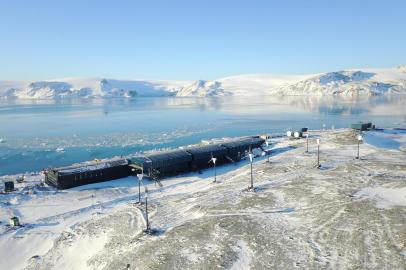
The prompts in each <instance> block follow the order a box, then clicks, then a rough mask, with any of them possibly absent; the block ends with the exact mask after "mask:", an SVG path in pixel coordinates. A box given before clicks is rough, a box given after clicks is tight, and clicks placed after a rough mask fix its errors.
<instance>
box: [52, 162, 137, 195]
mask: <svg viewBox="0 0 406 270" xmlns="http://www.w3.org/2000/svg"><path fill="white" fill-rule="evenodd" d="M129 175H130V169H129V167H128V160H126V159H110V160H103V161H92V162H86V163H81V164H77V165H73V166H67V167H59V168H52V169H48V170H47V171H45V182H46V183H48V184H50V185H52V186H55V187H57V188H60V189H66V188H71V187H76V186H81V185H86V184H91V183H97V182H103V181H107V180H113V179H118V178H123V177H127V176H129Z"/></svg>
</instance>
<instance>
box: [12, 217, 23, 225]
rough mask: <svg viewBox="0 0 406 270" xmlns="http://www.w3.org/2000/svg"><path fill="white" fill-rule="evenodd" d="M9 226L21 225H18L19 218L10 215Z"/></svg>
mask: <svg viewBox="0 0 406 270" xmlns="http://www.w3.org/2000/svg"><path fill="white" fill-rule="evenodd" d="M10 226H11V227H18V226H21V225H20V220H19V219H18V217H12V218H10Z"/></svg>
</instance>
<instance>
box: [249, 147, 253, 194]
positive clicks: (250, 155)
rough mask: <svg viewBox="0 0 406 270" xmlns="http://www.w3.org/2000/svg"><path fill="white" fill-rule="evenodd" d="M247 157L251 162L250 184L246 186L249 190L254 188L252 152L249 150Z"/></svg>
mask: <svg viewBox="0 0 406 270" xmlns="http://www.w3.org/2000/svg"><path fill="white" fill-rule="evenodd" d="M248 157H249V158H250V163H251V186H250V187H249V188H248V189H249V190H254V179H253V177H252V160H253V158H254V154H252V153H251V152H250V153H249V154H248Z"/></svg>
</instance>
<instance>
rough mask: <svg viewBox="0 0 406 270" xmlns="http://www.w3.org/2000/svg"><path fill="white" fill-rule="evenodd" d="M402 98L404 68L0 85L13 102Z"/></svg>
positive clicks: (0, 92) (405, 81)
mask: <svg viewBox="0 0 406 270" xmlns="http://www.w3.org/2000/svg"><path fill="white" fill-rule="evenodd" d="M398 93H400V94H406V65H403V66H399V67H397V68H386V69H348V70H342V71H334V72H327V73H321V74H312V75H266V74H262V75H255V74H253V75H238V76H231V77H226V78H221V79H218V80H213V81H208V80H198V81H144V80H115V79H105V78H66V79H59V80H47V81H35V82H29V83H26V82H18V81H0V97H2V98H17V99H63V98H116V97H118V98H133V97H159V96H183V97H190V96H191V97H208V96H261V95H307V96H311V95H316V96H323V95H340V96H371V95H386V94H398Z"/></svg>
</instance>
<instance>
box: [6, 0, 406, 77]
mask: <svg viewBox="0 0 406 270" xmlns="http://www.w3.org/2000/svg"><path fill="white" fill-rule="evenodd" d="M405 10H406V1H404V0H399V1H391V0H386V1H378V0H377V1H344V0H343V1H326V0H324V1H316V0H314V1H311V0H309V1H304V0H297V1H293V0H292V1H282V0H280V1H271V0H268V1H266V0H263V1H237V0H233V1H231V0H229V1H228V0H223V1H220V0H217V1H212V0H204V1H191V0H189V1H186V0H185V1H179V0H171V1H169V0H168V1H153V0H150V1H135V0H134V1H130V0H129V1H119V0H118V1H102V0H98V1H92V0H87V1H84V0H83V1H82V0H81V1H74V0H70V1H64V0H58V1H54V0H52V1H51V0H49V1H46V0H43V1H42V0H38V1H28V0H27V1H17V0H16V1H13V0H10V1H7V0H0V80H34V79H35V80H40V79H51V78H62V77H84V76H100V77H107V78H126V79H215V78H220V77H224V76H228V75H236V74H245V73H277V74H302V73H315V72H323V71H333V70H339V69H343V68H356V67H391V66H397V65H399V64H406V45H405V44H406V27H405V26H406V16H405V13H404V12H405Z"/></svg>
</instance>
